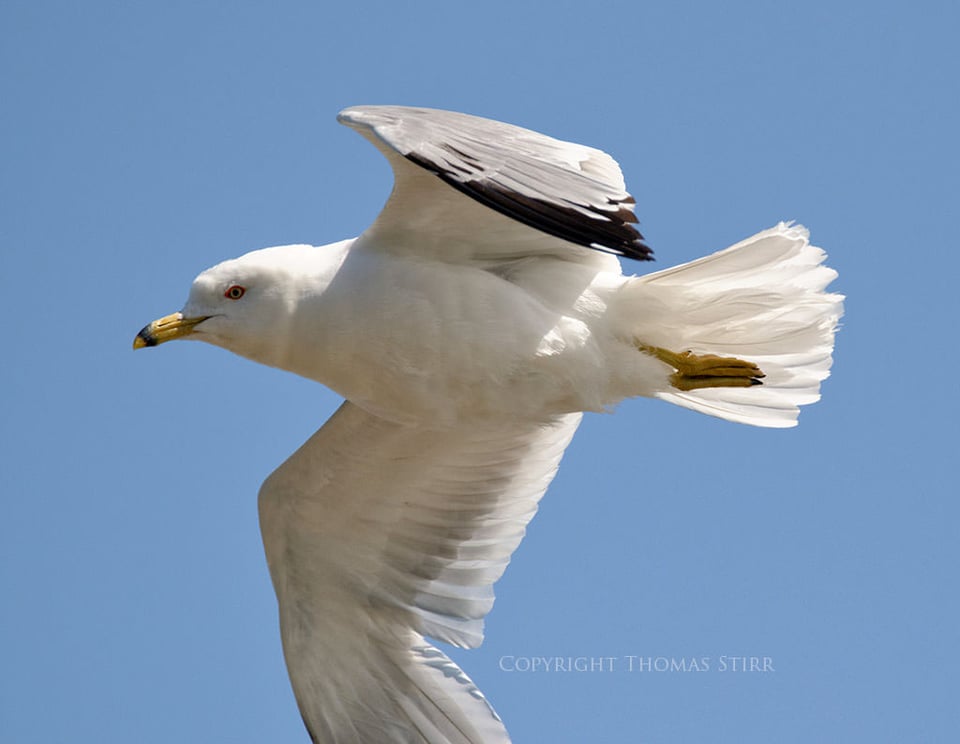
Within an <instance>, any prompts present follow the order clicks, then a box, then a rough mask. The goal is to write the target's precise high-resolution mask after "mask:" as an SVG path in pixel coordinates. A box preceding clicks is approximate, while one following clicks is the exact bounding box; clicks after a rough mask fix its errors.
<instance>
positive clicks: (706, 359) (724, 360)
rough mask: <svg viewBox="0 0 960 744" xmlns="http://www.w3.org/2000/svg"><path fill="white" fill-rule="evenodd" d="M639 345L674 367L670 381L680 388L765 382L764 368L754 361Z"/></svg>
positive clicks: (646, 351) (745, 384)
mask: <svg viewBox="0 0 960 744" xmlns="http://www.w3.org/2000/svg"><path fill="white" fill-rule="evenodd" d="M636 346H637V348H638V349H639V350H640V351H642V352H644V353H645V354H650V356H653V357H656V358H657V359H659V360H660V361H661V362H664V363H665V364H668V365H670V366H671V367H673V368H674V369H675V370H676V372H675V373H674V374H672V375H670V384H671V385H673V387H675V388H676V389H677V390H701V389H703V388H712V387H751V386H753V385H762V384H763V383H762V382H761V381H760V378H762V377H764V374H763V371H762V370H761V369H760V368H759V367H758V366H757V365H756V364H754V363H753V362H746V361H744V360H742V359H737V358H736V357H721V356H716V355H715V354H694V353H693V352H692V351H683V352H679V353H678V352H675V351H669V350H668V349H663V348H661V347H659V346H648V345H647V344H642V343H639V342H637V344H636Z"/></svg>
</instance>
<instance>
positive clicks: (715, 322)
mask: <svg viewBox="0 0 960 744" xmlns="http://www.w3.org/2000/svg"><path fill="white" fill-rule="evenodd" d="M825 258H826V254H825V253H824V251H823V250H821V249H820V248H817V247H815V246H813V245H811V244H810V242H809V233H808V231H807V230H806V228H804V227H802V226H800V225H789V224H786V223H782V222H781V223H780V224H779V225H777V226H776V227H774V228H771V229H769V230H764V231H763V232H761V233H757V234H756V235H754V236H753V237H751V238H747V239H746V240H743V241H741V242H740V243H737V244H736V245H734V246H731V247H730V248H727V249H726V250H722V251H719V252H717V253H714V254H713V255H710V256H706V257H704V258H701V259H698V260H696V261H692V262H690V263H686V264H682V265H680V266H675V267H673V268H670V269H666V270H664V271H659V272H656V273H654V274H648V275H646V276H642V277H635V278H633V279H631V280H630V281H629V283H628V284H627V286H626V287H625V290H626V291H627V292H629V293H631V294H632V297H633V298H635V300H634V302H628V303H627V304H628V305H631V306H632V307H630V312H631V313H632V317H633V318H642V320H641V321H640V324H639V328H638V327H637V323H636V322H635V323H634V328H635V331H634V334H635V337H636V339H637V341H638V344H639V345H640V348H641V349H645V348H650V347H659V348H661V349H672V350H673V351H675V352H679V353H680V355H681V356H682V352H685V351H690V352H692V353H693V354H695V355H696V354H700V355H717V356H720V357H724V358H728V357H730V358H734V359H733V360H731V361H735V360H744V361H746V362H750V363H753V364H755V365H757V366H758V367H759V368H760V370H761V371H762V373H763V377H762V380H761V382H762V384H755V385H750V384H749V383H746V384H745V386H737V387H724V386H719V387H710V386H707V387H703V388H702V389H690V390H685V389H682V386H681V388H680V389H678V388H677V387H675V386H674V385H671V386H670V387H669V388H668V389H665V390H661V391H658V392H656V393H654V395H655V397H658V398H661V399H663V400H666V401H669V402H671V403H676V404H677V405H680V406H684V407H685V408H690V409H692V410H694V411H699V412H701V413H706V414H709V415H711V416H718V417H720V418H724V419H727V420H730V421H737V422H739V423H744V424H752V425H754V426H768V427H780V428H783V427H789V426H795V425H796V423H797V416H798V414H799V408H798V407H799V406H801V405H805V404H808V403H813V402H815V401H817V400H819V398H820V382H821V381H822V380H824V379H825V378H826V377H827V376H828V375H829V374H830V366H831V364H832V362H833V337H834V333H835V332H836V329H837V323H838V321H839V319H840V316H841V315H842V314H843V299H844V298H843V296H842V295H839V294H831V293H828V292H826V291H825V290H826V287H827V285H828V284H830V282H831V281H833V280H834V279H835V278H836V276H837V272H835V271H834V270H833V269H831V268H828V267H827V266H824V265H823V260H824V259H825ZM700 379H702V378H700ZM754 382H757V380H756V379H755V380H754Z"/></svg>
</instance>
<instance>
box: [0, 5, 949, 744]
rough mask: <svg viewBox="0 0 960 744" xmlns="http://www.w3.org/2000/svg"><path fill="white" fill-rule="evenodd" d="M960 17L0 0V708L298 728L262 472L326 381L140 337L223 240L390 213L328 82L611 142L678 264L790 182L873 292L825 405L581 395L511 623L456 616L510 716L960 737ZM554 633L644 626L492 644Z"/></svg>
mask: <svg viewBox="0 0 960 744" xmlns="http://www.w3.org/2000/svg"><path fill="white" fill-rule="evenodd" d="M958 23H960V11H958V9H957V6H956V4H954V3H947V2H943V3H936V2H927V3H920V4H910V5H908V4H906V3H902V4H898V3H884V2H879V3H877V2H872V3H865V2H864V3H856V2H839V3H835V2H807V3H803V4H787V3H783V4H777V3H762V2H731V3H706V2H700V3H693V2H681V3H666V2H662V3H644V2H633V1H626V0H614V1H613V2H605V3H603V4H595V5H590V4H587V3H583V2H578V3H573V2H553V3H541V2H526V1H524V0H513V1H512V2H500V1H499V0H493V1H490V2H485V3H463V2H450V1H448V2H422V3H417V4H412V3H411V4H406V3H386V2H367V3H362V4H361V3H336V4H334V3H329V4H322V3H308V2H271V3H260V2H251V3H242V4H240V3H232V4H227V3H211V2H200V3H193V2H190V3H187V2H169V3H162V4H161V3H151V4H147V3H140V2H96V3H82V4H81V3H57V2H42V1H40V2H38V1H35V0H34V1H31V2H18V1H16V0H9V1H8V2H4V3H3V4H2V6H0V99H2V100H3V102H4V103H3V105H2V107H0V134H2V141H3V165H2V167H0V214H2V220H0V250H2V259H3V262H2V266H3V279H4V291H3V292H2V293H0V309H2V312H3V317H4V321H3V333H4V339H3V340H4V343H3V347H2V348H3V351H2V362H3V363H2V365H0V376H2V380H3V385H2V389H3V391H4V394H3V397H2V415H0V432H2V438H3V439H2V442H3V446H2V448H0V473H2V475H0V484H2V492H0V498H2V508H3V519H2V520H0V592H2V598H3V605H2V612H0V658H2V662H0V664H2V668H3V672H4V673H3V675H2V678H0V740H2V741H4V742H18V743H20V744H26V743H28V742H45V743H46V742H62V741H70V742H97V743H100V744H102V743H105V742H131V741H136V742H140V743H141V744H150V743H153V742H157V743H160V742H163V743H167V742H171V741H182V742H262V741H274V742H306V740H307V739H306V734H305V732H304V731H303V729H302V726H301V723H300V720H299V716H298V714H297V712H296V707H295V703H294V701H293V696H292V694H291V692H290V689H289V684H288V682H287V678H286V670H285V668H284V666H283V660H282V657H281V651H280V642H279V636H278V632H277V627H276V608H275V601H274V597H273V592H272V589H271V587H270V582H269V578H268V576H267V571H266V567H265V563H264V559H263V555H262V549H261V545H260V537H259V531H258V526H257V513H256V492H257V489H258V487H259V484H260V482H261V481H262V480H263V478H264V477H265V476H266V475H267V474H268V473H269V472H270V471H271V470H272V469H273V468H274V467H276V466H277V465H278V464H279V463H280V462H281V461H282V460H283V459H284V458H285V457H286V456H287V455H288V454H290V453H291V452H292V451H293V450H294V449H295V448H296V447H297V446H298V445H299V444H300V443H301V442H302V441H303V440H305V439H306V438H307V436H309V434H311V433H312V432H313V431H314V430H315V429H316V428H317V427H318V426H319V425H320V424H321V423H322V422H323V420H324V419H325V418H326V417H327V416H328V415H329V414H330V413H331V412H332V410H333V409H334V408H335V406H336V405H337V403H338V401H337V399H336V397H335V396H334V395H333V394H331V393H329V392H328V391H326V390H324V389H323V388H321V387H320V386H318V385H316V384H314V383H309V382H306V381H304V380H300V379H297V378H295V377H293V376H292V375H289V374H286V373H282V372H278V371H276V370H270V369H266V368H261V367H257V366H255V365H254V364H252V363H249V362H246V361H243V360H240V359H239V358H235V357H232V356H230V355H229V354H227V353H226V352H223V351H220V350H218V349H214V348H212V347H206V346H203V345H200V344H173V345H170V346H166V347H164V348H162V349H160V350H156V351H152V352H140V353H137V354H134V353H133V352H132V351H131V349H130V344H131V341H132V338H133V335H134V334H135V333H136V331H137V330H138V329H139V328H140V327H141V326H142V325H143V324H144V323H145V322H147V321H149V320H151V319H153V318H155V317H158V316H159V315H162V314H165V313H167V312H171V311H173V310H176V309H178V308H179V307H180V305H181V303H182V301H183V300H184V298H185V296H186V292H187V289H188V287H189V282H190V281H191V279H192V278H193V276H194V275H195V274H197V273H198V272H199V271H201V270H202V269H204V268H206V267H207V266H209V265H212V264H214V263H216V262H218V261H221V260H223V259H225V258H228V257H231V256H235V255H239V254H241V253H244V252H246V251H248V250H252V249H254V248H259V247H263V246H267V245H276V244H283V243H291V242H310V243H316V244H323V243H327V242H333V241H335V240H339V239H342V238H344V237H349V236H352V235H355V234H357V233H358V232H360V231H361V230H362V229H363V228H364V227H365V226H366V225H367V224H368V223H369V221H370V220H371V219H372V218H373V217H374V215H375V214H376V212H377V210H378V209H379V207H380V205H381V204H382V202H383V200H384V199H385V198H386V195H387V193H388V191H389V187H390V175H389V170H388V168H387V166H386V164H385V162H383V161H382V159H381V157H380V156H379V155H378V154H377V153H376V152H375V151H374V150H373V148H371V147H370V146H369V145H368V144H367V143H366V142H364V141H363V140H362V139H361V138H360V137H358V136H357V135H356V134H354V133H353V132H351V131H349V130H347V129H345V128H342V127H340V126H338V125H337V124H336V123H335V118H334V117H335V114H336V112H337V111H338V110H339V109H340V108H343V107H345V106H347V105H351V104H358V103H407V104H419V105H429V106H434V107H439V108H450V109H456V110H463V111H468V112H471V113H476V114H480V115H485V116H490V117H493V118H500V119H504V120H507V121H511V122H514V123H517V124H521V125H524V126H527V127H530V128H533V129H538V130H541V131H545V132H548V133H550V134H552V135H555V136H558V137H561V138H564V139H571V140H575V141H579V142H583V143H586V144H590V145H594V146H597V147H601V148H603V149H605V150H607V151H608V152H610V153H611V154H613V155H614V156H615V157H616V158H617V159H618V160H619V162H620V163H621V165H622V166H623V170H624V172H625V173H626V177H627V182H628V185H629V187H630V188H631V190H632V192H633V194H634V195H635V196H636V199H637V211H638V214H639V216H640V218H641V221H642V229H643V232H644V234H645V235H646V236H647V238H648V239H649V242H650V244H651V245H652V246H653V247H654V248H655V250H656V253H657V258H658V263H657V266H658V267H665V266H669V265H672V264H674V263H679V262H682V261H686V260H689V259H692V258H694V257H696V256H699V255H702V254H704V253H707V252H710V251H712V250H715V249H719V248H722V247H725V246H726V245H728V244H730V243H733V242H735V241H737V240H739V239H741V238H743V237H745V236H747V235H750V234H752V233H754V232H756V231H758V230H760V229H762V228H766V227H769V226H771V225H773V224H775V223H776V222H777V221H779V220H781V219H796V220H798V221H801V222H803V223H804V224H806V225H808V226H809V227H810V229H811V231H812V235H813V239H814V241H815V242H816V243H817V244H819V245H822V246H823V247H825V248H826V250H827V251H828V252H829V254H830V264H831V265H832V266H834V267H835V268H836V269H838V270H839V272H840V278H839V280H838V281H837V282H836V283H835V284H834V288H835V289H837V290H838V291H841V292H843V293H845V294H846V295H848V302H847V314H846V317H845V319H844V327H843V330H842V332H841V334H840V335H839V337H838V342H837V351H836V363H835V366H834V374H833V377H831V378H830V379H829V380H828V381H827V383H826V384H825V386H824V390H823V393H824V395H823V400H822V401H821V402H820V403H819V404H817V405H816V406H813V407H810V408H808V409H806V411H805V413H804V414H803V416H802V417H801V425H800V427H799V428H797V429H794V430H791V431H780V432H778V431H764V430H755V429H749V428H746V427H741V426H737V425H734V424H727V423H724V422H720V421H716V420H712V419H708V418H706V417H702V416H698V415H696V414H693V413H690V412H688V411H684V410H680V409H677V408H673V407H670V406H667V405H666V404H663V403H658V402H653V401H630V402H627V403H626V404H624V405H622V406H621V407H620V409H619V410H618V411H617V413H616V414H615V415H613V416H589V417H588V418H587V420H586V421H585V423H584V425H583V426H582V428H581V430H580V432H579V434H578V436H577V438H576V439H575V441H574V444H573V446H572V447H571V448H570V450H569V452H568V454H567V456H566V459H565V461H564V464H563V467H562V468H561V473H560V475H559V476H558V478H557V480H556V481H555V483H554V485H553V487H552V489H551V490H550V492H548V494H547V496H546V497H545V499H544V501H543V502H542V506H541V511H540V513H539V514H538V515H537V517H536V518H535V520H534V521H533V523H532V525H531V528H530V530H529V533H528V536H527V538H526V540H525V541H524V543H523V544H522V545H521V547H520V549H519V550H518V551H517V553H516V554H515V556H514V561H513V563H512V564H511V566H510V568H509V569H508V571H507V573H506V575H505V577H504V578H503V579H502V580H501V582H500V583H499V584H498V585H497V596H498V600H497V604H496V606H495V608H494V610H493V612H492V613H491V615H490V616H489V618H488V623H487V641H486V643H485V644H484V646H483V647H482V648H481V649H479V650H476V651H470V652H453V654H452V655H453V656H454V658H455V659H456V660H457V661H458V662H459V663H460V664H461V665H462V666H463V667H464V669H465V670H466V671H467V672H468V674H470V675H471V676H472V677H473V679H474V680H475V681H476V682H477V683H478V685H479V686H480V688H481V689H482V690H483V691H484V692H485V693H486V694H487V695H488V697H489V698H490V699H491V700H492V701H493V703H494V705H495V706H496V707H497V709H498V711H499V712H500V714H501V715H502V716H503V718H504V719H505V721H506V723H507V726H508V728H509V730H510V731H511V733H512V734H513V737H514V740H515V741H516V742H517V743H518V744H522V743H524V742H554V743H557V744H566V743H568V742H569V743H579V742H607V741H630V742H642V743H643V744H675V743H677V744H683V743H685V742H701V741H710V742H737V743H739V744H744V743H750V742H810V741H871V742H900V741H947V740H952V739H953V737H955V736H956V731H957V729H958V727H960V714H958V712H957V706H956V697H957V682H956V668H957V664H958V662H960V654H958V645H960V643H958V632H957V628H958V627H960V617H958V615H960V612H958V599H957V569H958V565H960V560H958V559H960V548H958V522H960V508H958V504H957V491H958V489H957V486H956V478H955V462H956V456H957V455H956V448H957V435H958V427H957V420H958V413H960V411H958V408H960V406H958V398H960V395H958V385H957V381H956V376H955V375H956V370H957V369H958V368H960V358H958V357H960V355H958V351H957V341H956V340H957V327H956V323H955V321H954V320H953V318H954V316H955V308H956V291H955V286H956V276H957V274H958V271H960V259H958V253H960V252H958V246H957V241H958V239H957V230H956V218H957V212H958V209H957V203H958V202H957V199H958V195H960V188H958V186H960V184H958V177H957V173H958V165H960V162H958V161H960V158H958V148H957V132H958V131H960V104H958V97H957V95H956V90H957V89H956V81H957V77H958V73H960V69H958V68H960V65H958V60H957V52H956V39H955V29H956V28H957V27H958ZM628 268H629V269H630V270H631V271H645V270H648V267H647V266H641V265H631V266H630V267H628ZM538 656H542V657H557V656H561V657H566V656H574V657H587V658H595V657H614V658H615V659H616V660H617V661H616V664H615V669H614V670H613V671H597V672H540V671H538V672H519V671H505V670H504V667H505V666H507V667H509V666H510V662H509V661H507V662H505V661H504V659H507V658H508V657H518V658H519V657H523V658H532V657H538ZM629 656H635V657H640V658H646V657H651V658H656V657H665V658H673V659H689V658H691V657H696V658H702V657H708V658H709V659H710V670H709V671H705V672H655V671H644V672H637V671H634V672H629V671H627V661H626V659H627V657H629ZM724 656H725V657H733V656H758V657H763V656H767V657H770V659H771V660H772V667H773V671H771V672H766V673H734V672H730V671H726V672H724V671H721V669H720V666H721V657H724Z"/></svg>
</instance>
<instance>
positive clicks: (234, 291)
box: [223, 284, 247, 300]
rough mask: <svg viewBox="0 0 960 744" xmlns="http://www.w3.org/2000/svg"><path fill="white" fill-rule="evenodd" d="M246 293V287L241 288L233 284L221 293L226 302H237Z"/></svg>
mask: <svg viewBox="0 0 960 744" xmlns="http://www.w3.org/2000/svg"><path fill="white" fill-rule="evenodd" d="M246 291H247V288H246V287H241V286H240V285H239V284H234V285H233V286H231V287H229V288H228V289H227V291H226V292H224V293H223V296H224V297H226V298H227V299H228V300H239V299H240V298H241V297H243V295H244V293H245V292H246Z"/></svg>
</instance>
